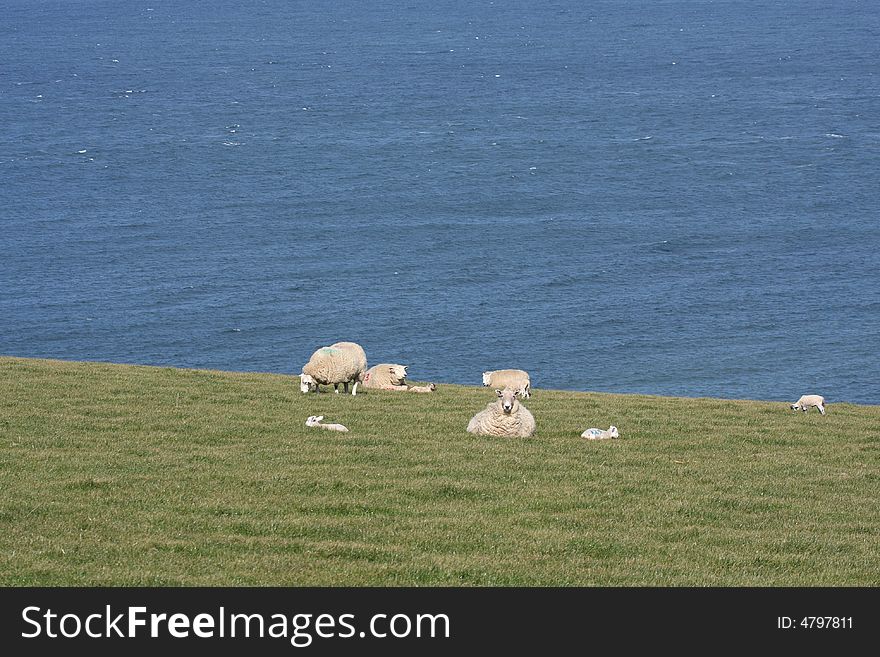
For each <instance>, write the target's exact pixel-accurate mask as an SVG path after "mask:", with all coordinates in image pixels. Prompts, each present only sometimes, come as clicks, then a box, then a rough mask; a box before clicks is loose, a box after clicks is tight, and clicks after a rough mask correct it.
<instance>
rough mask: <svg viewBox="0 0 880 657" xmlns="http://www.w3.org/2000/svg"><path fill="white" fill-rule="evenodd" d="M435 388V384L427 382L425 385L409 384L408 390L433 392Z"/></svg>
mask: <svg viewBox="0 0 880 657" xmlns="http://www.w3.org/2000/svg"><path fill="white" fill-rule="evenodd" d="M436 389H437V386H436V385H434V384H433V383H429V384H428V385H426V386H410V387H409V392H434V391H435V390H436Z"/></svg>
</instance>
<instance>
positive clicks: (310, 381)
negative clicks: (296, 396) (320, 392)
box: [299, 374, 318, 393]
mask: <svg viewBox="0 0 880 657" xmlns="http://www.w3.org/2000/svg"><path fill="white" fill-rule="evenodd" d="M317 389H318V386H317V384H316V383H315V379H314V378H312V376H311V375H309V374H300V375H299V391H300V392H303V393H305V392H309V391H311V390H317Z"/></svg>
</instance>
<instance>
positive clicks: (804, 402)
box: [790, 395, 825, 415]
mask: <svg viewBox="0 0 880 657" xmlns="http://www.w3.org/2000/svg"><path fill="white" fill-rule="evenodd" d="M811 406H815V407H816V408H818V409H819V412H820V413H821V414H822V415H825V398H824V397H823V396H822V395H801V398H800V399H798V400H797V401H796V402H795V403H794V404H791V405H790V408H791V410H793V411H803V412H804V413H806V412H807V411H808V410H809V409H810V407H811Z"/></svg>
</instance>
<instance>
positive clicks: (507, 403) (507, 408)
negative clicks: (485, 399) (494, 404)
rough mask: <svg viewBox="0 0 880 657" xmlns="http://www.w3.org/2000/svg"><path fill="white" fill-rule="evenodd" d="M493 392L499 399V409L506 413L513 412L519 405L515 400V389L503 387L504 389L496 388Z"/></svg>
mask: <svg viewBox="0 0 880 657" xmlns="http://www.w3.org/2000/svg"><path fill="white" fill-rule="evenodd" d="M495 394H496V395H498V399H500V400H501V401H500V403H501V410H502V411H504V413H505V414H506V415H510V414H511V413H513V412H514V411H515V410H516V409H517V407H518V406H519V402H518V401H517V400H516V391H515V390H512V389H511V388H505V389H504V390H496V391H495Z"/></svg>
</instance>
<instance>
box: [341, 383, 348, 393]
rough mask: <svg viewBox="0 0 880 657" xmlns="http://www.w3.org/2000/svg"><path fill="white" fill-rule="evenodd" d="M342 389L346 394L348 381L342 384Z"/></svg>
mask: <svg viewBox="0 0 880 657" xmlns="http://www.w3.org/2000/svg"><path fill="white" fill-rule="evenodd" d="M342 391H343V392H344V393H345V394H346V395H347V394H348V381H346V382H345V383H343V384H342Z"/></svg>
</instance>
